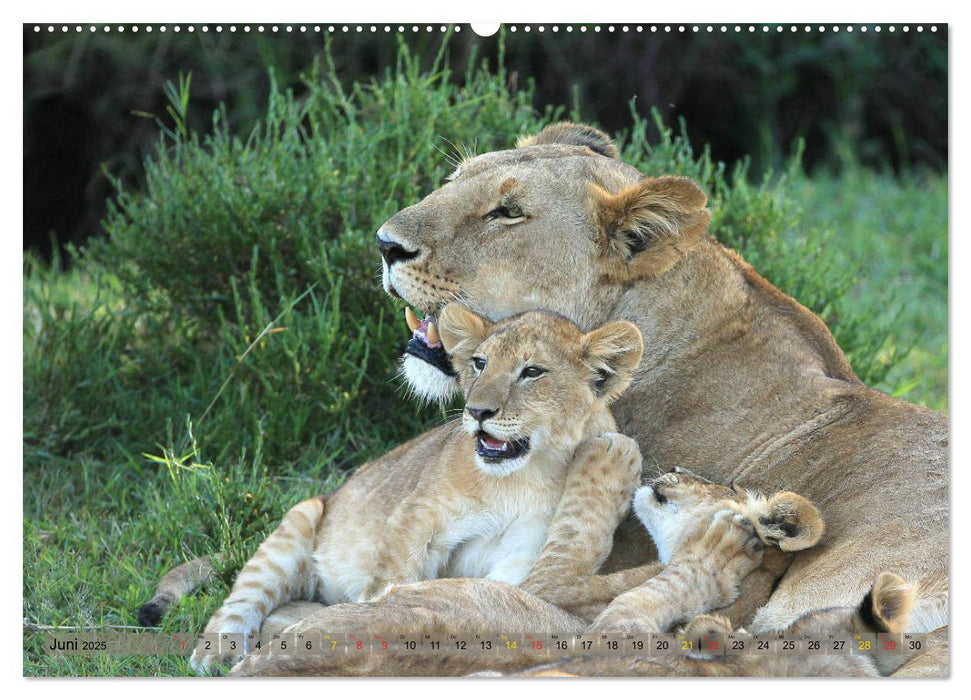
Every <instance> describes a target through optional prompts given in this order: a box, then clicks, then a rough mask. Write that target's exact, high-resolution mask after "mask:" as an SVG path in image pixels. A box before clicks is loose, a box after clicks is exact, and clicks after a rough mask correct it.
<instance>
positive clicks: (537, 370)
mask: <svg viewBox="0 0 971 700" xmlns="http://www.w3.org/2000/svg"><path fill="white" fill-rule="evenodd" d="M542 374H546V370H545V369H543V368H542V367H534V366H533V365H530V366H528V367H524V368H523V371H522V372H520V373H519V378H520V379H535V378H536V377H538V376H540V375H542Z"/></svg>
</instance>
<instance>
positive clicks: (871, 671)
mask: <svg viewBox="0 0 971 700" xmlns="http://www.w3.org/2000/svg"><path fill="white" fill-rule="evenodd" d="M912 590H913V589H912V587H911V586H910V585H909V584H907V583H906V582H905V581H904V580H903V579H901V578H900V577H899V576H897V575H896V574H893V573H892V572H882V573H881V574H879V575H878V576H877V579H876V580H875V581H874V583H873V587H872V588H871V590H870V593H869V595H868V596H867V598H866V599H865V600H864V601H863V602H862V603H858V604H857V606H854V607H841V608H829V609H824V610H819V611H816V612H812V613H809V614H807V615H805V616H803V617H801V618H799V619H798V620H796V621H795V622H794V623H793V624H792V625H791V626H790V627H789V628H788V629H786V630H782V631H784V632H785V633H786V634H787V636H789V637H790V638H798V637H799V636H801V635H807V636H809V637H813V638H822V639H825V638H826V636H827V635H830V634H832V635H837V636H840V635H852V634H854V633H859V632H866V633H872V632H896V631H899V630H901V629H903V628H906V627H907V617H908V615H909V612H910V602H912V600H913V597H912V593H911V594H910V595H908V594H907V593H905V591H912ZM881 611H883V612H886V611H892V615H890V616H889V617H887V616H882V615H881ZM862 613H866V615H864V614H862ZM869 621H875V622H876V624H875V625H874V624H871V622H869ZM735 629H737V627H736V626H735V625H733V624H732V622H731V621H730V620H729V619H728V618H726V617H722V616H718V615H712V614H704V615H700V616H698V617H695V618H694V619H693V620H691V621H690V622H689V623H688V624H687V625H686V626H685V628H684V631H683V632H684V634H685V636H687V637H689V638H699V637H701V636H702V634H706V633H708V634H711V633H714V634H722V635H724V634H728V633H730V632H732V630H735ZM925 641H926V640H925ZM932 648H934V649H935V651H936V650H938V649H940V647H939V646H936V645H935V646H933V647H932ZM945 655H946V646H945ZM926 656H927V655H926V654H925V655H923V656H921V655H918V656H911V655H909V654H902V655H901V656H899V657H895V656H888V655H881V654H879V653H876V650H871V653H865V654H831V655H826V656H815V655H805V654H798V655H793V656H787V655H785V654H773V655H755V654H753V655H747V654H728V655H725V656H721V657H719V656H710V657H709V656H706V655H705V654H704V653H696V654H692V655H691V656H684V657H681V656H671V655H668V656H652V655H651V654H649V653H648V654H643V655H638V656H588V657H574V658H569V659H562V660H559V661H556V662H554V663H551V664H545V665H542V666H538V667H536V668H533V669H529V670H526V671H523V672H520V673H517V674H513V675H517V676H528V677H545V676H551V675H563V676H776V677H786V676H796V677H806V676H841V677H852V676H856V677H859V676H863V677H876V676H881V675H887V674H888V673H890V672H891V671H894V670H895V669H898V670H897V673H900V674H901V675H907V673H908V672H909V671H913V675H920V671H921V670H923V668H925V667H924V666H922V665H921V661H920V660H921V659H924V658H926ZM937 656H938V660H940V659H939V654H938V655H937ZM898 667H899V668H898ZM894 675H897V674H894Z"/></svg>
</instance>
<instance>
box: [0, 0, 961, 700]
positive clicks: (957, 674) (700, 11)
mask: <svg viewBox="0 0 971 700" xmlns="http://www.w3.org/2000/svg"><path fill="white" fill-rule="evenodd" d="M952 7H953V5H952V3H949V2H944V1H943V0H927V1H925V2H921V3H920V4H918V5H915V4H914V3H912V2H902V1H899V0H888V1H885V2H880V3H876V2H866V3H858V4H851V3H847V2H846V1H845V0H842V1H839V0H813V2H804V3H798V4H796V3H787V4H786V6H785V7H782V6H781V5H780V3H779V2H778V0H774V1H761V2H736V3H731V4H728V3H725V2H713V1H711V0H702V1H701V2H693V3H663V4H662V3H658V4H654V3H647V2H642V3H639V4H636V5H635V4H633V3H623V4H620V3H583V4H576V5H566V4H563V3H562V2H561V3H556V4H553V3H548V2H544V3H537V4H533V5H527V4H526V3H523V2H522V1H521V0H519V1H518V2H517V1H516V0H492V1H490V2H481V3H478V4H476V5H475V6H472V7H470V6H469V5H468V4H466V3H459V2H457V1H456V0H450V1H448V2H446V1H445V0H436V1H423V2H420V3H419V2H410V3H402V2H400V1H398V2H391V1H390V0H382V1H380V2H369V3H366V4H364V3H334V4H330V3H323V2H319V3H306V2H293V1H292V0H275V1H274V2H272V3H253V2H249V3H245V4H244V3H239V2H234V3H228V2H222V1H220V2H208V3H205V5H203V4H202V3H199V2H198V0H196V1H195V2H190V1H189V0H169V1H167V2H162V3H150V4H149V3H143V2H103V1H98V2H85V3H78V2H76V1H75V2H67V1H66V0H55V1H48V2H44V3H42V4H41V3H35V4H25V3H11V4H7V5H6V6H5V7H4V9H3V10H2V12H3V13H4V20H5V21H4V22H3V24H2V25H0V26H2V28H3V43H2V45H0V50H2V52H3V54H2V55H3V59H4V60H3V62H2V64H0V65H2V66H3V67H4V69H5V72H6V77H7V80H6V82H5V83H4V84H5V85H6V86H7V87H8V89H10V90H12V91H14V92H15V93H16V94H18V95H19V96H20V98H21V99H20V100H19V103H16V104H15V103H14V100H8V101H7V103H6V109H4V110H2V112H0V119H2V123H3V127H4V128H3V130H2V131H0V134H3V137H4V142H5V145H6V148H5V149H4V150H5V152H6V153H7V154H9V156H10V157H9V158H8V159H7V168H6V171H7V172H6V173H5V175H4V177H5V178H7V179H8V180H9V181H8V182H6V183H5V184H6V187H4V188H3V190H2V191H3V192H4V193H5V196H4V209H5V210H7V211H12V212H13V217H12V218H13V221H14V222H16V223H14V224H13V226H18V225H19V226H22V223H20V222H22V221H23V196H22V194H23V193H22V188H23V172H22V167H21V169H20V172H17V168H14V167H12V166H11V164H12V163H13V162H14V158H15V157H16V156H17V153H18V151H19V152H20V153H21V154H22V147H23V141H22V134H23V111H22V109H21V108H20V105H22V102H23V100H22V97H23V93H22V90H23V70H22V68H23V62H22V58H23V52H22V48H23V47H22V35H21V32H22V29H21V24H22V23H28V22H36V23H45V22H46V23H62V22H63V23H75V22H90V21H91V20H98V21H104V20H110V21H111V22H113V23H133V22H138V23H153V24H158V23H163V22H164V23H174V22H182V23H186V22H193V23H196V22H224V23H230V22H235V23H244V22H266V21H267V20H269V21H279V22H281V23H285V22H287V21H295V22H313V21H314V20H319V21H327V22H334V23H336V22H347V23H350V22H355V23H364V22H369V23H378V22H381V23H392V22H394V23H398V22H409V23H412V24H424V23H426V22H428V23H434V24H442V23H452V22H458V23H467V22H486V23H489V22H499V21H503V22H506V23H512V22H516V23H531V24H538V23H544V24H551V23H554V22H555V23H567V22H584V23H605V24H606V23H610V22H613V23H626V24H637V23H641V24H664V23H682V24H684V23H691V22H697V23H711V24H714V23H725V24H727V23H733V24H734V23H738V22H752V23H758V22H766V23H774V22H780V21H784V22H787V23H788V22H791V23H797V24H818V23H819V22H821V21H824V22H826V23H827V24H829V23H833V22H838V23H840V24H852V23H864V22H865V23H876V22H880V23H884V24H889V23H902V22H908V23H916V22H915V20H920V21H926V22H927V23H932V22H933V23H940V24H945V23H948V22H949V21H950V22H951V23H952V24H951V26H950V66H949V83H950V99H951V114H950V120H949V124H950V125H958V128H957V129H954V128H953V127H952V128H951V134H950V140H949V148H950V150H951V153H950V158H949V163H950V166H949V171H950V172H949V189H950V192H952V193H960V194H959V196H958V197H957V198H956V199H957V201H959V202H962V203H964V202H966V201H968V195H967V192H966V190H967V183H968V179H967V173H968V158H969V152H968V137H967V135H966V134H962V133H961V132H962V127H963V128H971V122H969V119H968V117H969V109H968V89H967V87H966V85H967V84H968V82H969V81H968V71H967V68H968V55H969V52H968V43H967V42H968V41H969V40H968V39H967V38H966V37H967V36H971V29H969V27H971V23H964V24H962V23H961V22H959V21H957V15H956V13H955V12H954V11H953V10H952V9H951V8H952ZM605 40H606V37H605ZM18 162H20V163H21V164H22V158H21V160H20V161H18ZM11 194H14V195H15V196H14V197H11V196H10V195H11ZM951 201H953V199H952V198H951V197H949V210H950V211H949V217H948V221H949V228H950V230H951V231H955V232H963V233H964V235H963V236H962V235H954V236H952V237H951V240H950V242H949V248H948V250H949V267H950V270H951V271H952V272H953V271H958V272H959V274H958V275H953V274H949V280H950V284H951V287H950V294H951V297H950V298H951V303H950V314H949V326H950V329H951V330H952V331H953V332H951V333H949V351H950V356H951V358H954V359H952V360H951V362H950V368H949V374H948V377H949V383H950V388H951V391H950V396H949V401H948V406H949V413H950V416H951V421H952V430H951V435H952V443H951V445H952V448H951V449H952V456H951V464H952V465H960V464H963V463H964V462H966V461H967V460H966V459H965V458H966V457H967V456H968V455H969V454H971V450H969V447H968V445H969V442H968V440H967V439H965V438H964V436H965V435H967V434H969V428H971V423H969V420H971V418H969V417H971V412H969V411H968V410H966V409H965V405H966V404H965V403H964V400H963V399H964V397H966V396H968V395H969V391H968V389H969V381H971V380H969V376H971V373H969V372H968V371H967V370H965V369H964V366H966V362H963V361H962V360H969V359H971V358H968V357H967V355H968V353H967V348H968V345H969V344H968V343H967V342H966V341H967V340H968V333H969V330H968V329H969V327H971V324H969V323H968V321H969V319H968V314H969V312H968V309H969V308H971V307H969V301H971V291H969V290H971V287H969V281H968V280H969V278H971V276H969V275H964V274H961V273H962V272H963V264H965V263H968V262H969V261H971V258H969V250H968V246H969V244H968V242H967V239H968V236H969V235H971V231H968V230H967V229H968V225H967V223H968V216H967V214H966V213H965V212H966V205H965V207H961V208H959V207H955V206H952V205H950V202H951ZM16 243H17V241H16V240H14V236H13V235H12V233H8V234H7V235H6V236H5V237H4V242H3V244H2V245H3V246H4V247H5V248H6V247H9V250H5V251H4V253H6V254H4V255H2V256H0V260H2V265H3V268H2V274H0V285H2V288H0V299H2V300H3V303H2V304H0V310H2V311H0V313H2V314H3V315H2V317H0V324H2V325H0V328H4V329H6V330H7V338H6V342H4V343H0V367H2V368H3V370H2V373H0V381H2V384H0V395H2V396H3V402H4V403H3V408H4V409H5V410H4V411H3V412H2V413H0V415H2V416H4V418H5V421H4V423H5V427H4V429H3V437H4V438H6V440H5V442H4V444H6V445H11V446H12V449H10V452H11V453H12V460H11V461H13V462H14V464H12V465H10V466H9V467H8V469H12V470H17V471H16V473H17V474H18V477H16V478H17V479H19V480H20V481H22V464H23V460H22V447H21V439H22V435H18V432H19V430H18V426H20V429H22V425H23V421H22V367H21V364H22V357H23V355H22V352H23V350H22V333H21V332H20V331H18V330H17V329H18V328H19V327H20V326H21V324H22V316H21V313H20V311H19V309H18V308H17V302H18V301H19V302H20V304H21V306H22V264H21V263H22V252H21V248H19V247H18V248H16V249H15V248H14V246H15V245H16ZM8 478H12V477H8ZM18 483H20V482H18ZM966 486H967V477H966V476H965V475H963V474H962V471H961V469H954V468H952V470H951V493H952V494H954V493H958V494H961V495H965V494H967V493H968V490H967V488H966ZM21 487H22V483H21ZM4 491H5V499H6V500H5V502H4V505H5V506H6V507H5V508H4V509H3V510H4V516H5V519H4V522H5V524H7V525H8V527H7V528H6V533H7V535H6V537H5V538H4V539H5V547H4V549H3V552H4V555H5V557H4V558H5V560H6V561H8V562H9V563H8V565H7V566H8V567H9V568H10V569H15V568H17V567H16V564H18V563H19V564H20V565H21V566H20V567H19V570H20V571H23V566H22V564H23V561H22V557H23V548H22V518H21V517H20V516H22V498H21V493H22V488H21V489H20V490H18V491H15V490H14V489H5V490H4ZM952 502H953V495H952ZM966 532H967V519H966V518H964V517H962V511H961V509H958V510H957V511H955V510H954V509H953V508H952V522H951V538H952V543H953V542H963V541H966V539H965V537H964V535H965V534H966ZM18 535H19V536H18ZM967 571H968V567H967V565H966V564H965V562H964V560H963V558H957V559H955V558H954V557H953V556H952V567H951V572H952V574H951V576H952V579H954V581H956V582H958V583H960V582H961V581H963V580H967V577H966V576H965V575H962V574H966V573H967ZM15 586H17V581H16V578H15V577H14V576H8V577H5V578H4V580H3V593H4V594H5V595H4V596H3V600H4V601H6V604H5V605H4V606H3V608H4V613H5V616H4V617H3V618H2V619H3V620H4V625H3V628H2V629H3V630H4V631H6V632H8V633H7V634H5V635H4V640H5V644H4V647H3V649H2V652H3V653H2V654H0V659H2V662H0V663H2V666H0V668H2V669H3V672H4V674H3V678H4V679H7V678H14V677H20V676H21V675H22V668H21V663H22V647H21V645H20V642H19V640H20V639H21V635H20V633H19V632H18V631H17V629H18V628H19V627H20V625H21V622H22V619H21V618H22V605H21V606H20V608H19V609H18V608H17V606H16V603H15V602H14V601H17V600H18V599H20V598H21V597H22V588H20V590H19V591H18V590H17V589H16V588H15ZM955 601H956V602H955ZM962 602H963V596H962V595H960V594H956V595H955V596H954V597H953V598H952V605H951V617H952V622H954V621H955V620H957V621H958V623H957V624H956V625H955V629H957V630H961V629H962V625H960V622H959V621H960V620H961V619H963V618H962V616H961V610H962V605H961V603H962ZM958 660H959V659H958V657H956V655H955V654H953V652H952V659H951V661H952V663H951V674H952V677H951V681H950V682H934V685H933V686H932V687H930V688H926V687H923V685H924V683H921V682H916V683H915V682H901V683H893V682H882V683H881V685H880V688H879V691H877V692H879V693H880V695H881V696H882V697H889V698H895V697H904V694H906V697H908V698H911V697H913V696H914V693H925V692H928V691H930V692H932V693H934V694H935V696H950V695H951V694H952V693H953V692H954V691H955V689H956V688H957V687H958V684H957V683H955V682H954V679H955V678H958V679H960V678H963V677H966V676H967V673H966V672H964V668H963V667H962V664H959V663H956V661H958ZM80 682H81V681H77V680H74V679H58V680H53V681H43V680H40V679H29V680H25V679H22V678H21V680H20V683H29V684H30V687H29V688H28V687H24V686H20V687H19V688H18V690H21V691H26V692H29V693H31V695H36V696H38V697H45V696H48V695H54V694H56V695H57V696H58V697H64V696H65V694H73V693H77V692H78V691H79V690H81V691H82V692H92V691H93V692H96V693H97V694H98V695H99V696H102V697H112V696H129V695H131V694H132V693H139V694H143V693H149V694H151V695H152V696H155V695H156V694H157V695H163V694H164V695H171V694H172V693H178V694H184V693H186V692H187V691H188V692H189V693H190V694H195V693H196V692H200V691H201V692H205V693H206V694H207V695H208V694H210V693H212V692H216V693H225V692H232V693H233V694H234V695H236V694H238V693H242V695H243V696H244V697H250V696H261V697H264V696H267V695H269V697H280V694H281V693H293V692H298V693H300V692H306V691H308V690H311V688H309V687H308V685H307V684H309V683H318V684H320V683H325V684H326V685H321V686H318V687H317V688H314V689H313V690H315V691H316V692H326V693H328V694H334V693H338V694H344V693H352V694H355V695H356V694H358V693H360V692H361V691H365V692H368V693H372V692H379V693H380V692H387V693H389V694H391V695H398V694H399V693H400V694H402V695H407V696H412V695H413V694H425V693H429V694H442V693H452V692H455V693H456V694H461V696H462V697H463V699H465V698H468V700H478V698H480V697H482V698H485V697H489V698H490V700H492V698H493V696H494V694H495V693H496V692H497V691H499V692H501V694H502V695H503V696H506V695H509V694H510V691H512V692H511V694H512V695H514V696H516V697H519V696H520V695H526V694H527V693H528V694H530V695H533V694H535V693H543V694H545V693H549V692H550V688H548V687H541V686H538V685H536V682H535V681H533V682H530V683H527V682H525V681H524V682H515V681H513V682H509V681H502V682H503V685H502V686H501V687H500V686H489V685H488V684H487V683H488V681H478V682H470V681H467V680H462V679H458V680H428V681H423V680H417V679H408V680H399V679H380V680H379V679H371V680H369V681H365V683H366V684H367V688H365V686H362V685H360V683H361V681H359V680H351V681H341V680H336V679H328V680H326V681H324V680H319V679H298V680H296V681H290V682H283V681H275V682H257V683H248V684H247V683H245V682H243V683H241V682H239V681H236V682H232V681H230V682H231V686H230V687H227V688H219V687H217V685H215V684H206V685H202V684H201V682H200V681H163V682H152V681H150V680H149V681H146V680H144V679H108V680H103V679H101V680H84V681H83V683H84V684H85V687H84V688H83V689H81V688H80V687H79V684H80ZM175 682H177V683H179V686H178V687H177V688H176V687H175V686H173V685H171V683H175ZM219 682H223V683H225V682H227V681H225V680H223V681H218V680H217V681H209V682H208V683H219ZM685 682H688V683H694V684H697V683H704V684H705V685H704V686H697V685H692V686H691V687H690V692H698V691H699V690H701V692H703V693H705V694H706V695H707V694H709V693H718V694H722V693H728V694H729V696H731V695H734V692H733V691H737V692H739V693H751V692H753V691H754V692H756V693H759V692H766V691H769V692H778V691H779V690H782V691H783V692H785V693H786V695H787V696H791V697H793V698H797V699H798V698H800V697H802V696H803V695H804V694H805V695H808V694H817V693H819V692H824V693H829V692H832V691H833V690H836V686H838V687H839V690H840V691H855V692H856V693H871V692H874V691H875V690H876V688H875V687H874V686H871V685H870V684H868V683H867V684H863V685H861V684H860V683H852V685H851V682H850V681H840V680H831V679H820V680H818V681H816V682H815V683H805V682H802V683H792V682H790V681H786V680H758V681H756V680H750V679H740V680H726V681H713V680H704V681H701V680H696V681H690V680H687V681H686V680H684V679H679V680H665V679H648V680H644V679H632V680H621V679H614V680H599V679H598V680H584V681H579V682H574V683H569V682H566V683H559V682H558V683H557V685H556V687H555V689H554V692H556V693H557V695H558V696H562V697H564V698H573V697H581V696H583V697H586V696H588V695H589V694H590V693H591V692H597V693H601V692H603V691H605V690H606V691H607V692H617V693H627V692H630V691H632V690H633V691H635V692H649V693H653V692H662V693H670V692H675V693H678V692H679V691H681V692H683V690H684V689H686V688H688V686H685V685H684V683H685ZM136 683H137V684H139V686H138V687H137V688H135V687H134V684H136ZM186 683H189V685H186ZM459 683H460V684H461V685H456V684H459ZM634 683H651V684H652V685H651V686H650V688H648V687H647V686H641V687H638V688H632V687H631V684H634ZM657 683H662V684H664V686H663V687H661V686H658V685H655V684H657ZM675 683H677V684H678V685H674V684H675ZM713 683H714V684H715V685H712V684H713ZM818 683H823V684H825V685H818ZM443 684H447V685H443ZM777 684H786V685H785V686H784V687H783V688H778V687H769V686H776V685H777ZM919 686H920V687H919Z"/></svg>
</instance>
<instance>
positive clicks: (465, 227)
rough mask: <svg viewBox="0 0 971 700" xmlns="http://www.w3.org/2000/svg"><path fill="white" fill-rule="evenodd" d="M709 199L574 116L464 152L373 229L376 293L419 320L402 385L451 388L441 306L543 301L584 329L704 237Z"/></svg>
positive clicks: (419, 389)
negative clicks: (426, 190)
mask: <svg viewBox="0 0 971 700" xmlns="http://www.w3.org/2000/svg"><path fill="white" fill-rule="evenodd" d="M705 203H706V197H705V194H704V193H703V192H702V191H701V189H699V188H698V186H697V185H695V184H694V183H693V182H691V181H690V180H688V179H686V178H682V177H657V178H652V177H644V176H643V175H642V174H641V173H640V172H638V171H637V170H636V169H635V168H633V167H631V166H629V165H626V164H624V163H622V162H621V161H620V160H618V159H617V149H616V148H615V147H614V145H613V143H611V141H610V139H609V138H608V137H607V136H606V135H605V134H603V133H601V132H599V131H597V130H596V129H593V128H591V127H588V126H583V125H578V124H568V123H566V124H556V125H554V126H551V127H548V128H546V129H544V130H543V131H542V132H540V133H539V134H538V135H536V136H533V137H529V138H525V139H520V141H519V143H518V144H517V147H516V148H514V149H511V150H507V151H496V152H492V153H485V154H483V155H480V156H475V157H472V158H469V159H467V160H465V161H463V162H462V163H461V165H460V166H459V167H458V168H457V169H456V170H455V172H454V173H452V175H451V176H450V177H449V178H448V182H447V183H446V184H445V185H443V186H442V187H441V188H439V189H438V190H436V191H434V192H432V193H431V194H430V195H428V196H427V197H425V199H423V200H422V201H420V202H418V203H417V204H415V205H413V206H410V207H408V208H406V209H403V210H402V211H400V212H398V213H397V214H395V215H394V216H393V217H391V219H389V220H388V221H387V222H386V223H385V224H384V225H383V226H381V228H380V230H379V231H378V234H377V237H378V247H379V249H380V251H381V257H382V261H383V263H382V264H383V283H384V288H385V290H386V291H387V292H388V293H389V294H391V295H392V296H395V297H399V298H403V299H405V300H407V301H408V303H410V304H411V305H412V306H414V307H415V308H417V309H418V310H419V311H420V312H422V314H424V316H425V318H424V319H423V320H418V318H417V317H414V316H413V317H411V321H412V322H411V323H410V324H409V325H410V326H411V328H412V330H413V332H414V337H413V339H412V342H411V343H410V344H409V347H408V350H407V351H406V356H405V361H404V367H403V370H404V374H405V376H406V377H407V379H408V380H409V383H410V384H411V385H412V388H413V389H414V390H415V392H416V393H417V394H418V395H420V396H422V397H424V398H427V399H441V398H445V397H447V395H448V394H449V393H450V392H452V391H454V390H455V389H457V386H456V384H455V382H454V376H453V373H452V371H451V367H450V365H449V363H448V360H447V357H445V354H444V352H443V349H442V348H441V346H440V344H439V343H438V338H437V333H436V330H437V329H436V328H435V323H436V316H437V315H438V314H439V312H440V311H441V309H442V307H443V306H444V305H445V304H446V303H448V302H450V301H453V300H459V301H462V303H464V304H465V305H466V306H468V307H469V308H471V309H472V310H474V311H476V312H477V313H479V314H480V315H482V316H485V317H486V318H489V319H492V320H499V319H501V318H504V317H506V316H510V315H512V314H515V313H519V312H522V311H527V310H531V309H538V308H542V309H549V310H552V311H555V312H557V313H560V314H562V315H564V316H566V317H567V318H569V319H570V320H572V321H573V322H575V323H577V324H578V325H579V326H580V327H581V328H584V329H589V328H593V327H595V326H597V325H600V324H602V323H604V322H605V321H606V320H607V319H608V318H610V317H611V312H612V311H613V310H614V308H615V306H616V304H617V302H618V299H619V297H620V294H621V293H622V291H623V289H624V287H625V285H629V284H630V283H632V282H634V281H637V280H640V279H644V278H648V277H651V276H656V275H659V274H661V273H663V272H665V271H666V270H667V269H669V268H670V267H671V266H673V265H674V264H675V263H677V261H678V260H679V259H680V258H681V256H682V255H683V254H684V253H685V252H687V251H688V250H690V249H691V248H692V247H693V246H694V245H695V244H696V243H697V242H698V240H700V238H701V236H702V234H703V233H704V232H705V230H706V229H707V226H708V223H709V221H710V215H709V213H708V211H707V210H706V209H705Z"/></svg>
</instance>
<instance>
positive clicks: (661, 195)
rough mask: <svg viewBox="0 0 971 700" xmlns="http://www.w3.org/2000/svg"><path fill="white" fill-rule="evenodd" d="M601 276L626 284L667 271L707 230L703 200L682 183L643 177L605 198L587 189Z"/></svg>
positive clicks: (595, 189)
mask: <svg viewBox="0 0 971 700" xmlns="http://www.w3.org/2000/svg"><path fill="white" fill-rule="evenodd" d="M589 187H590V189H591V191H592V195H593V214H594V218H593V220H594V224H595V226H596V227H597V229H598V240H597V245H598V248H599V252H600V254H601V258H602V260H603V263H604V270H603V275H604V276H605V277H606V278H607V279H608V280H611V281H615V282H627V281H632V280H635V279H641V278H644V277H654V276H656V275H660V274H661V273H663V272H665V271H666V270H668V269H670V268H671V267H672V266H673V265H674V264H675V263H676V262H678V260H680V259H681V256H682V255H684V253H686V252H687V251H688V250H690V249H691V248H692V247H693V246H694V245H695V244H696V243H697V242H698V241H699V240H701V236H702V234H704V232H705V231H706V230H708V224H709V223H711V214H710V213H709V211H708V210H707V209H706V208H705V204H706V203H707V201H708V198H707V196H706V195H705V193H704V192H703V191H702V189H701V188H700V187H698V185H696V184H695V183H694V182H692V181H691V180H689V179H688V178H686V177H675V176H664V177H657V178H652V177H647V178H644V179H643V180H641V181H640V182H639V183H637V184H636V185H631V186H630V187H628V188H626V189H623V190H621V191H620V192H618V193H616V194H610V193H609V192H607V191H606V190H605V189H603V188H602V187H599V186H598V185H594V184H591V185H589Z"/></svg>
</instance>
